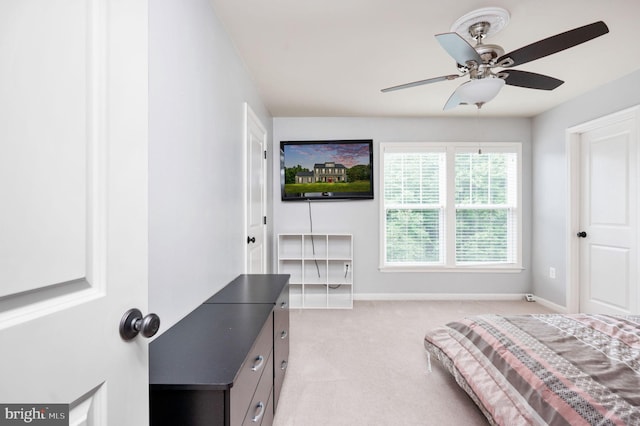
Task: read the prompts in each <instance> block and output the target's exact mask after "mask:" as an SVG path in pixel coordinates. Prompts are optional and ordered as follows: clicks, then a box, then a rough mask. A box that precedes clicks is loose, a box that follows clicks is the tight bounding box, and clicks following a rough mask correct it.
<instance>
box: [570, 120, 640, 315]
mask: <svg viewBox="0 0 640 426" xmlns="http://www.w3.org/2000/svg"><path fill="white" fill-rule="evenodd" d="M635 126H636V125H635V120H634V119H626V120H624V121H618V122H614V123H607V124H604V125H602V126H599V127H598V128H595V129H592V130H589V131H587V132H585V133H582V134H581V136H580V164H581V191H580V194H581V204H580V225H579V229H578V232H579V234H577V235H576V238H579V263H580V266H579V292H580V311H581V312H587V313H609V314H631V313H637V312H638V289H637V287H638V285H637V283H638V277H637V269H638V264H637V259H638V258H637V256H638V253H637V236H638V221H637V211H638V210H637V207H636V203H637V198H638V196H637V191H638V185H637V179H638V174H637V166H638V152H637V142H638V141H637V130H636V127H635Z"/></svg>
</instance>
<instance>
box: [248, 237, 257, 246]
mask: <svg viewBox="0 0 640 426" xmlns="http://www.w3.org/2000/svg"><path fill="white" fill-rule="evenodd" d="M255 242H256V237H247V244H249V243H255Z"/></svg>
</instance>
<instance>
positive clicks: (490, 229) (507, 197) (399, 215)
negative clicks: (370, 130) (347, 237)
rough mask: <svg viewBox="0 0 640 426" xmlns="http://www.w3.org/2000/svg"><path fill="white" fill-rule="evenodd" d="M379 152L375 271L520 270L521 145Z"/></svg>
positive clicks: (414, 146)
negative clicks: (377, 259)
mask: <svg viewBox="0 0 640 426" xmlns="http://www.w3.org/2000/svg"><path fill="white" fill-rule="evenodd" d="M381 151H382V155H381V156H380V158H381V162H382V164H381V167H380V170H382V178H381V181H382V183H381V188H382V202H381V209H382V212H381V215H380V218H381V228H382V235H383V243H382V245H381V267H382V269H396V270H402V269H407V270H478V269H483V270H486V269H520V267H521V242H520V240H521V238H520V234H521V232H520V229H521V219H520V212H521V205H520V204H521V196H520V174H521V173H520V156H521V154H520V153H521V146H520V144H517V143H502V144H498V143H494V144H488V143H481V144H478V143H473V144H469V143H447V144H435V143H408V144H405V143H383V144H381Z"/></svg>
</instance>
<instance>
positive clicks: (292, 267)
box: [278, 233, 353, 309]
mask: <svg viewBox="0 0 640 426" xmlns="http://www.w3.org/2000/svg"><path fill="white" fill-rule="evenodd" d="M278 273H279V274H289V275H291V278H290V280H289V301H290V304H291V307H292V308H324V309H327V308H347V309H350V308H353V236H352V235H351V234H315V233H314V234H279V235H278Z"/></svg>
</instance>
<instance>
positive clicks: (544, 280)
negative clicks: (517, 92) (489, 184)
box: [531, 71, 640, 306]
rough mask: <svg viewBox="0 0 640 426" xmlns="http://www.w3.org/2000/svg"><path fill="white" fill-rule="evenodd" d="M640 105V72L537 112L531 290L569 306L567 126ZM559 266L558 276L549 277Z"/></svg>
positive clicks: (533, 138) (533, 130)
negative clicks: (551, 270)
mask: <svg viewBox="0 0 640 426" xmlns="http://www.w3.org/2000/svg"><path fill="white" fill-rule="evenodd" d="M637 104H640V71H636V72H634V73H632V74H630V75H628V76H626V77H624V78H622V79H620V80H616V81H614V82H612V83H609V84H607V85H605V86H603V87H600V88H597V89H595V90H592V91H591V92H588V93H586V94H584V95H582V96H579V97H577V98H575V99H573V100H571V101H569V102H566V103H564V104H562V105H560V106H559V107H557V108H554V109H552V110H549V111H547V112H545V113H543V114H540V115H539V116H537V117H535V118H534V119H533V122H532V141H533V203H532V206H533V210H532V219H533V238H532V260H531V264H532V266H533V268H532V291H533V293H534V294H536V295H537V296H539V297H542V298H544V299H546V300H549V301H550V302H553V303H556V304H558V305H560V306H566V274H567V268H568V265H567V264H566V261H567V259H566V250H567V247H566V238H567V232H568V231H567V229H566V224H567V214H568V212H567V196H568V194H567V184H566V182H567V157H566V152H565V149H566V136H565V130H566V129H567V128H569V127H572V126H575V125H578V124H581V123H585V122H587V121H590V120H593V119H595V118H599V117H602V116H605V115H607V114H611V113H614V112H617V111H620V110H623V109H625V108H629V107H631V106H634V105H637ZM549 267H555V268H556V272H557V274H556V277H557V278H556V279H555V280H552V279H550V278H549Z"/></svg>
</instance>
